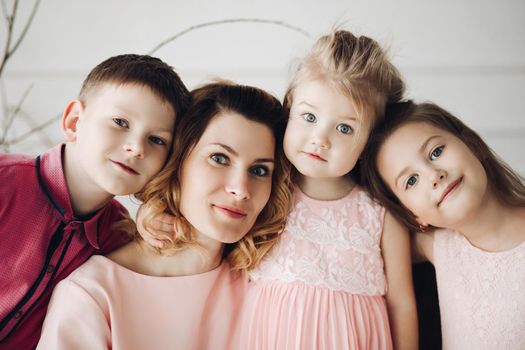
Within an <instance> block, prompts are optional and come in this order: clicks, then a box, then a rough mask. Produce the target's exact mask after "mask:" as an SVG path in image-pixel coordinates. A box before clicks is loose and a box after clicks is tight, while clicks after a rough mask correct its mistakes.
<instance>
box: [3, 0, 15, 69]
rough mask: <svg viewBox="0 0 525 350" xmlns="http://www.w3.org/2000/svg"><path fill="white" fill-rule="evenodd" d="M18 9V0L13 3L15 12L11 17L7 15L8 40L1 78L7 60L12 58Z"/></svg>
mask: <svg viewBox="0 0 525 350" xmlns="http://www.w3.org/2000/svg"><path fill="white" fill-rule="evenodd" d="M17 8H18V0H15V2H14V3H13V11H12V12H11V15H9V14H8V13H6V19H7V40H6V43H5V48H4V54H3V55H2V63H1V64H0V77H1V76H2V72H3V71H4V67H5V64H6V63H7V60H8V59H9V56H11V53H10V50H9V47H10V46H11V39H12V38H13V24H14V23H15V17H16V10H17Z"/></svg>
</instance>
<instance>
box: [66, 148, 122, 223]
mask: <svg viewBox="0 0 525 350" xmlns="http://www.w3.org/2000/svg"><path fill="white" fill-rule="evenodd" d="M72 153H73V151H72V149H71V145H70V144H66V147H64V155H63V158H62V165H63V169H64V175H65V178H66V183H67V189H68V192H69V197H70V200H71V207H72V209H73V213H74V214H75V216H85V215H88V214H91V213H93V212H95V211H97V210H98V209H100V208H102V207H103V206H104V205H105V204H106V203H108V202H109V201H110V200H111V199H112V198H113V197H114V196H113V195H112V194H110V193H108V192H106V191H103V190H102V189H101V188H100V187H98V186H96V185H95V184H93V182H92V181H91V180H90V179H89V177H88V176H86V174H85V172H84V169H83V168H82V167H81V166H80V165H78V164H76V162H75V159H76V158H75V155H74V154H72Z"/></svg>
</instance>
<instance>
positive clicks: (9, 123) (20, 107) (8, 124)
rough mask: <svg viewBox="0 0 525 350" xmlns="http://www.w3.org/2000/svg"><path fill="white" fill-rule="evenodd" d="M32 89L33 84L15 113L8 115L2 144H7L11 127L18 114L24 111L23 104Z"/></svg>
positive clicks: (23, 96)
mask: <svg viewBox="0 0 525 350" xmlns="http://www.w3.org/2000/svg"><path fill="white" fill-rule="evenodd" d="M31 89H33V84H31V85H30V86H29V87H28V88H27V90H26V91H25V92H24V94H23V95H22V98H21V99H20V101H19V102H18V104H17V105H16V108H15V109H14V111H13V113H11V115H9V114H8V115H7V116H6V123H5V128H4V133H3V135H2V138H1V139H0V143H4V142H5V139H6V137H7V132H8V131H9V129H10V128H11V125H12V124H13V122H14V121H15V118H16V116H17V114H18V113H19V112H20V110H21V109H22V104H23V103H24V101H25V99H26V97H27V96H28V95H29V92H30V91H31Z"/></svg>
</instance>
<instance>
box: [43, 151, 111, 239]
mask: <svg viewBox="0 0 525 350" xmlns="http://www.w3.org/2000/svg"><path fill="white" fill-rule="evenodd" d="M64 149H65V144H60V145H57V146H55V147H53V148H52V149H50V150H48V151H47V152H45V153H43V154H42V155H40V156H39V157H37V163H39V164H37V167H36V170H37V175H38V178H39V181H40V186H41V187H42V189H43V190H44V192H45V193H46V195H47V197H48V198H49V200H50V202H51V203H52V204H53V206H54V207H55V209H56V210H57V211H58V212H59V213H60V215H61V216H62V220H63V221H64V222H65V223H66V224H69V223H73V222H75V223H80V224H81V226H83V227H84V230H82V231H83V232H84V233H85V235H86V238H87V240H88V241H89V243H90V244H91V245H92V246H93V247H94V248H96V249H99V242H98V231H99V230H98V220H99V219H100V217H101V215H103V213H104V212H105V211H106V207H103V208H101V209H100V210H98V211H97V212H96V213H95V214H94V215H90V217H89V218H85V219H84V220H82V219H80V218H75V216H74V214H73V209H72V206H71V198H70V196H69V192H68V190H67V183H66V178H65V175H64V167H63V164H62V161H63V154H64Z"/></svg>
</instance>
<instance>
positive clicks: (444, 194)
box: [437, 176, 463, 207]
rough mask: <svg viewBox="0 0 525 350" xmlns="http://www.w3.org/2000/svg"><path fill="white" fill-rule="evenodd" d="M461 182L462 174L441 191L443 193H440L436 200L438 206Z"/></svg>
mask: <svg viewBox="0 0 525 350" xmlns="http://www.w3.org/2000/svg"><path fill="white" fill-rule="evenodd" d="M462 182H463V176H462V177H460V178H459V179H457V180H456V181H454V182H452V183H451V184H450V185H448V187H447V188H446V189H445V191H443V194H442V195H441V198H440V199H439V202H438V204H437V205H438V207H439V206H440V205H441V203H443V202H444V201H445V200H446V199H447V198H449V197H450V196H451V195H452V194H453V193H454V191H455V190H456V189H457V188H458V187H459V185H460V184H461V183H462Z"/></svg>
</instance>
